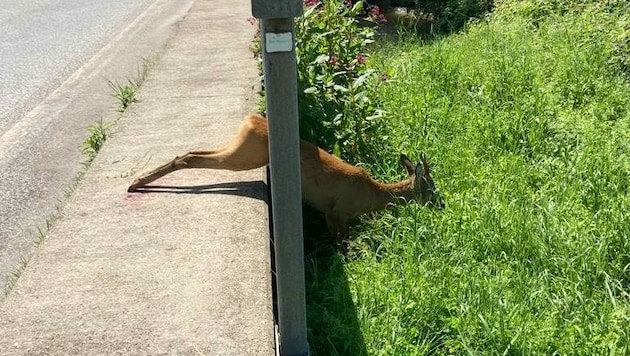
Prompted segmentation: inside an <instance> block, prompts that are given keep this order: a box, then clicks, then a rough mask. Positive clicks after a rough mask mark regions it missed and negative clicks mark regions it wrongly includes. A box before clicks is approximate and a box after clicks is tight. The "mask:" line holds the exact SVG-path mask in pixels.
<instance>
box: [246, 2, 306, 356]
mask: <svg viewBox="0 0 630 356" xmlns="http://www.w3.org/2000/svg"><path fill="white" fill-rule="evenodd" d="M252 14H253V15H254V17H256V18H258V19H260V20H261V41H262V49H263V71H264V72H263V73H264V78H265V96H266V100H267V119H268V122H269V160H270V162H269V168H270V173H271V200H272V203H273V204H272V219H273V230H274V231H273V235H274V239H275V253H276V287H277V297H278V328H279V334H280V335H279V342H280V345H278V347H279V351H280V352H279V353H280V355H282V356H298V355H300V356H301V355H309V348H308V342H307V340H306V305H305V292H304V241H303V237H302V189H301V182H300V141H299V123H298V104H297V66H296V58H295V38H294V22H293V19H294V18H295V17H298V16H300V15H301V14H302V1H301V0H252Z"/></svg>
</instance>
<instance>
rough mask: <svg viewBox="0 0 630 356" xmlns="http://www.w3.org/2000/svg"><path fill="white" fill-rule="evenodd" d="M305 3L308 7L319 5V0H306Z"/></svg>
mask: <svg viewBox="0 0 630 356" xmlns="http://www.w3.org/2000/svg"><path fill="white" fill-rule="evenodd" d="M304 5H306V6H307V7H313V6H317V5H319V0H304Z"/></svg>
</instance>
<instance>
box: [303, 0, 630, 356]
mask: <svg viewBox="0 0 630 356" xmlns="http://www.w3.org/2000/svg"><path fill="white" fill-rule="evenodd" d="M545 4H547V2H545V1H534V0H532V1H525V2H518V1H513V2H512V1H504V2H502V3H499V4H498V6H497V8H496V9H495V11H494V13H493V14H492V16H490V17H489V18H488V19H487V20H484V21H480V22H478V23H476V24H472V25H469V26H468V27H467V28H466V29H465V30H463V31H461V32H460V33H457V34H451V35H449V36H446V37H443V38H439V39H434V40H431V41H424V42H423V41H420V40H416V39H413V38H411V36H402V38H403V39H402V40H399V41H395V42H394V43H392V44H387V45H383V46H380V47H379V49H378V50H377V51H376V52H375V53H373V54H372V57H371V59H370V61H369V63H368V64H369V66H370V67H372V68H377V69H378V70H379V71H384V72H386V73H387V74H388V79H387V81H385V82H384V83H383V85H380V86H379V89H378V92H377V93H376V94H375V95H377V96H378V100H379V101H380V103H381V105H382V109H384V110H385V111H386V112H387V115H386V120H385V121H386V122H385V124H384V125H383V127H381V128H380V130H382V131H380V132H381V134H382V135H383V136H384V137H387V141H388V143H387V144H386V145H385V146H384V147H393V148H395V149H396V150H400V151H401V152H405V153H407V154H409V155H410V156H413V157H414V158H417V157H418V155H419V152H420V151H424V152H426V153H427V154H428V156H429V157H430V160H431V161H432V162H433V163H434V167H433V176H434V179H435V181H436V184H437V185H438V188H440V189H441V191H442V194H443V196H444V197H445V199H446V203H447V208H446V209H445V210H444V211H432V210H429V209H426V208H423V207H421V206H417V205H409V206H405V207H396V208H393V209H391V210H390V211H388V212H384V213H378V214H374V215H372V216H368V217H365V218H363V219H361V220H360V223H359V224H358V225H357V226H354V227H353V230H352V232H351V238H352V242H351V243H350V246H349V252H348V254H347V255H346V256H342V255H341V253H335V254H333V255H332V256H330V255H329V256H320V257H314V258H309V259H307V289H308V292H307V297H308V301H307V303H308V322H309V340H310V342H311V347H312V349H313V351H314V354H317V355H333V354H348V355H358V354H383V355H423V354H488V355H493V354H511V355H520V354H554V353H557V354H583V355H603V354H618V355H623V354H629V353H630V346H629V344H630V328H629V327H628V325H630V192H629V191H628V190H629V185H630V112H629V110H630V84H629V83H630V82H629V80H628V76H627V75H626V74H624V73H623V70H624V61H625V60H627V59H628V57H624V56H627V55H628V52H627V51H628V47H626V46H628V41H627V39H628V38H630V36H629V34H628V33H629V32H630V29H629V28H628V26H629V21H630V18H628V17H627V15H625V16H626V17H624V15H623V14H624V11H625V12H626V14H627V13H628V8H627V6H628V5H625V4H624V3H623V2H618V3H614V2H609V3H608V6H604V5H602V4H597V2H594V4H586V5H579V6H573V5H571V4H563V3H562V2H554V3H553V4H555V5H554V6H555V7H554V6H551V5H549V6H548V7H543V5H545ZM611 4H612V5H611ZM615 4H616V5H615ZM623 7H626V8H625V10H624V9H623ZM624 31H625V35H624ZM624 36H625V37H624ZM628 63H630V61H628V62H626V64H628ZM626 69H627V67H626ZM397 153H398V152H396V151H394V149H391V150H389V149H386V150H385V151H383V152H380V153H379V155H381V157H380V159H379V160H378V161H376V160H375V161H371V162H364V163H365V165H366V166H367V167H368V169H369V170H370V171H371V172H372V173H373V174H375V175H376V176H377V177H378V178H379V179H382V180H388V181H391V180H396V179H398V178H402V177H403V174H402V171H401V169H399V167H398V166H397V164H398V163H397Z"/></svg>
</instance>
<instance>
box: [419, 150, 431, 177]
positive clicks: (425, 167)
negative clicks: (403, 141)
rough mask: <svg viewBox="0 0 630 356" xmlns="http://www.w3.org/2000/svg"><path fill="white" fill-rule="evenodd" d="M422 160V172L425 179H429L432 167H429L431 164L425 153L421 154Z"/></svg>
mask: <svg viewBox="0 0 630 356" xmlns="http://www.w3.org/2000/svg"><path fill="white" fill-rule="evenodd" d="M420 160H422V172H423V175H424V176H425V177H428V176H429V175H430V173H431V166H430V165H429V162H428V161H427V157H426V156H425V154H424V152H421V153H420ZM419 166H420V163H418V167H419Z"/></svg>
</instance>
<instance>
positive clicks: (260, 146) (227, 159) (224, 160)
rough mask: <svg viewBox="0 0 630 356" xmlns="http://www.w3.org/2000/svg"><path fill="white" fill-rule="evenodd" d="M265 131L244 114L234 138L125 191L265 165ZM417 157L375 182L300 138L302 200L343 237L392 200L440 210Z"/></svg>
mask: <svg viewBox="0 0 630 356" xmlns="http://www.w3.org/2000/svg"><path fill="white" fill-rule="evenodd" d="M268 135H269V134H268V126H267V119H265V118H264V117H262V116H260V115H258V114H250V115H248V116H246V117H245V120H244V122H243V123H242V124H241V126H240V127H239V129H238V132H237V134H236V136H235V137H234V138H233V139H232V140H231V141H230V142H229V143H227V144H226V145H225V146H223V147H221V148H218V149H214V150H203V151H190V152H188V153H186V154H184V155H182V156H177V157H175V158H174V159H173V160H172V161H170V162H168V163H166V164H164V165H162V166H159V167H157V168H155V169H154V170H152V171H150V172H147V173H145V174H143V175H141V176H139V177H138V178H136V179H135V180H134V181H133V183H132V184H131V185H130V186H129V188H128V189H127V191H128V192H137V191H141V188H144V187H145V186H147V185H148V184H149V183H151V182H153V181H155V180H157V179H158V178H160V177H163V176H165V175H167V174H169V173H171V172H174V171H177V170H180V169H189V168H205V169H225V170H230V171H244V170H251V169H256V168H262V167H264V166H266V165H268V164H269V150H268ZM420 157H421V162H419V163H417V164H413V163H412V162H411V160H410V159H409V158H408V157H407V156H406V155H405V154H401V155H400V163H401V165H402V166H403V167H404V168H405V169H406V171H407V173H408V178H407V179H405V180H403V181H400V182H396V183H381V182H378V181H376V180H374V179H373V178H372V177H371V176H370V175H369V174H368V173H367V172H366V171H365V169H363V168H361V167H357V166H354V165H351V164H349V163H346V162H344V161H343V160H341V159H339V158H337V157H336V156H334V155H333V154H330V153H328V152H326V151H325V150H323V149H321V148H319V147H318V146H316V145H314V144H312V143H310V142H307V141H305V140H300V166H301V167H300V172H301V183H302V199H303V200H304V201H305V202H306V203H307V204H308V205H310V206H311V207H313V208H315V209H316V210H319V211H320V212H322V213H323V214H324V217H325V219H326V225H327V228H328V231H329V232H330V235H331V236H332V237H334V238H338V237H341V238H342V239H345V238H347V237H348V234H349V230H348V224H349V221H350V220H351V219H353V218H355V217H357V216H359V215H362V214H365V213H369V212H374V211H379V210H383V209H385V208H387V207H388V206H390V205H393V204H401V203H408V202H412V201H415V202H417V203H420V204H422V205H425V206H428V207H433V208H437V209H443V208H444V206H445V204H444V201H443V200H442V198H441V197H440V195H439V193H438V191H437V189H436V187H435V184H434V182H433V179H432V178H431V173H430V166H429V163H428V162H427V160H426V157H425V155H424V153H421V155H420Z"/></svg>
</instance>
